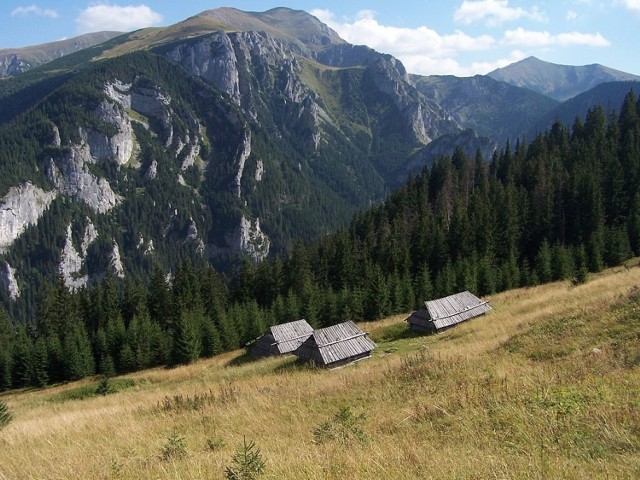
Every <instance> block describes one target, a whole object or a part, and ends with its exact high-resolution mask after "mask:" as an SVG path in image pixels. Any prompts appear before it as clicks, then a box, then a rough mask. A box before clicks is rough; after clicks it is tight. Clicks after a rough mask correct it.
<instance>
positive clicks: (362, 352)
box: [295, 322, 376, 367]
mask: <svg viewBox="0 0 640 480" xmlns="http://www.w3.org/2000/svg"><path fill="white" fill-rule="evenodd" d="M374 348H376V344H375V343H373V342H372V341H371V340H370V339H369V337H368V336H367V333H366V332H363V331H362V330H360V329H359V328H358V327H356V325H355V324H354V323H353V322H344V323H340V324H338V325H333V326H332V327H327V328H321V329H319V330H315V331H314V332H313V334H312V335H311V336H310V337H309V338H307V339H306V340H305V341H304V342H302V345H300V347H298V349H297V350H296V351H295V354H296V355H297V356H298V358H300V359H301V360H303V361H306V362H313V363H315V364H316V365H318V366H322V367H337V366H340V365H345V364H347V363H351V362H355V361H357V360H360V359H362V358H367V357H369V356H371V351H372V350H373V349H374Z"/></svg>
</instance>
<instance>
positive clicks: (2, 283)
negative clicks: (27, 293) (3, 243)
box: [0, 262, 20, 300]
mask: <svg viewBox="0 0 640 480" xmlns="http://www.w3.org/2000/svg"><path fill="white" fill-rule="evenodd" d="M15 274H16V271H15V269H13V268H12V267H11V265H9V263H8V262H3V263H2V265H0V287H2V288H4V289H5V290H6V291H7V293H8V294H9V298H10V299H11V300H16V299H17V298H18V297H19V296H20V288H19V287H18V281H17V280H16V275H15Z"/></svg>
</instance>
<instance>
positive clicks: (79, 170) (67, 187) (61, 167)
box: [47, 144, 122, 213]
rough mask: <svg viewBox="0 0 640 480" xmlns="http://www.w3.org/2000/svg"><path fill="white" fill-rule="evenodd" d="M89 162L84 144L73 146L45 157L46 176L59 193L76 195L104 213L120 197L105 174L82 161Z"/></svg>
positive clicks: (113, 205) (89, 155)
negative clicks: (98, 174)
mask: <svg viewBox="0 0 640 480" xmlns="http://www.w3.org/2000/svg"><path fill="white" fill-rule="evenodd" d="M91 162H92V157H91V154H90V152H89V146H88V145H86V144H84V145H80V146H73V147H71V149H70V150H69V151H68V153H67V154H66V155H64V156H63V157H61V158H57V159H50V160H49V164H48V165H47V176H48V178H49V180H50V181H51V183H53V185H54V186H55V187H56V188H57V189H58V190H59V191H60V192H61V193H64V194H67V195H71V196H73V197H76V198H77V199H79V200H81V201H83V202H85V203H86V204H87V205H89V206H90V207H91V208H92V209H93V210H94V211H96V212H98V213H105V212H108V211H109V210H111V209H112V208H113V207H115V206H116V205H118V204H119V203H120V201H121V200H122V198H121V197H120V196H119V195H117V194H116V193H115V192H114V191H113V190H112V189H111V185H109V182H108V181H107V180H106V179H105V178H99V177H96V176H95V175H93V174H92V173H91V172H89V169H88V168H87V165H86V164H87V163H91Z"/></svg>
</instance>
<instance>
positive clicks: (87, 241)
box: [80, 218, 98, 257]
mask: <svg viewBox="0 0 640 480" xmlns="http://www.w3.org/2000/svg"><path fill="white" fill-rule="evenodd" d="M87 221H88V224H87V227H86V228H85V230H84V237H83V239H82V245H81V246H80V248H81V251H82V256H83V257H86V256H87V252H88V250H89V247H90V246H91V244H92V243H93V242H94V241H95V240H96V239H97V238H98V230H97V229H96V227H95V225H94V224H93V223H92V222H91V220H89V219H88V218H87Z"/></svg>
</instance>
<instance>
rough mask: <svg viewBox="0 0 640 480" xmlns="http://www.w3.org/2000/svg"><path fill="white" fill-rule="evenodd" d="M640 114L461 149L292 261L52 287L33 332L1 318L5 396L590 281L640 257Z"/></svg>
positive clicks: (624, 109) (298, 248)
mask: <svg viewBox="0 0 640 480" xmlns="http://www.w3.org/2000/svg"><path fill="white" fill-rule="evenodd" d="M639 115H640V102H638V100H637V98H636V96H635V95H634V94H633V93H632V92H630V93H629V94H628V95H627V96H626V98H625V100H624V103H623V104H622V106H621V108H620V111H619V112H618V113H615V114H606V113H605V110H604V109H603V108H602V107H595V108H593V109H591V110H590V111H589V113H588V114H587V116H586V118H585V119H578V120H576V121H575V123H574V124H573V126H572V127H571V128H567V127H565V126H563V125H562V124H560V123H556V124H555V125H554V126H553V127H552V128H551V130H549V131H547V132H544V133H541V134H539V135H538V136H536V137H535V138H534V139H533V140H532V141H531V142H530V143H527V142H525V141H518V142H517V143H516V144H515V145H510V144H507V146H506V147H505V148H504V149H502V150H500V151H497V152H496V153H494V155H493V157H492V158H489V159H486V158H482V155H481V154H480V153H478V154H477V155H476V156H475V157H474V158H470V157H469V156H467V155H465V154H464V153H463V152H462V150H458V151H456V152H455V153H454V155H453V156H452V157H445V158H441V159H440V160H438V161H437V162H436V163H435V164H434V165H433V166H432V167H431V168H429V169H427V168H425V169H424V170H423V171H422V172H421V173H420V174H418V175H415V176H411V177H410V178H409V179H408V180H407V182H406V184H405V185H404V186H403V187H402V188H401V189H399V190H397V191H396V192H394V193H393V194H391V195H390V196H389V197H388V199H387V200H386V201H385V202H384V203H383V204H380V205H377V206H374V207H373V208H372V209H371V210H369V211H367V212H363V213H360V214H358V215H356V216H355V217H354V218H353V220H352V221H351V224H350V225H349V226H348V227H347V228H344V229H342V230H341V231H339V232H337V233H335V234H333V235H328V236H325V237H323V238H321V239H319V240H317V241H316V242H314V243H311V244H303V243H302V242H299V243H296V244H295V245H294V247H293V249H292V250H291V252H290V253H289V254H288V256H287V257H286V258H278V257H276V258H272V259H269V260H267V261H264V262H261V263H258V264H254V263H251V262H249V261H245V262H244V263H243V264H242V265H241V266H240V267H239V268H236V269H235V270H234V271H233V272H232V273H230V274H226V275H223V274H221V273H219V272H216V271H215V270H214V269H213V268H212V267H211V266H210V265H208V264H204V263H203V264H198V263H196V261H195V260H194V261H191V260H181V261H179V263H178V264H177V265H176V266H175V268H174V269H173V270H172V271H171V272H167V271H164V270H163V269H162V268H161V267H160V266H157V267H156V268H155V269H154V270H153V273H152V275H151V276H150V278H137V279H136V278H133V277H128V278H127V279H125V280H120V279H118V278H115V277H106V278H105V279H104V280H103V281H102V282H100V283H98V284H95V285H93V286H91V287H88V288H83V289H80V290H77V291H74V292H70V291H69V290H68V289H67V288H66V287H65V286H64V284H63V282H62V281H59V282H56V283H54V284H50V285H47V286H46V287H45V288H43V290H42V292H41V298H40V299H39V301H38V307H37V313H36V314H35V316H34V318H33V319H32V320H31V321H30V322H27V323H20V324H18V323H17V322H13V321H12V320H11V319H10V318H9V317H8V315H7V314H6V313H2V314H0V390H6V389H10V388H19V387H23V386H38V387H41V386H45V385H48V384H51V383H55V382H61V381H66V380H75V379H79V378H82V377H84V376H87V375H92V374H95V373H99V374H104V375H113V374H117V373H123V372H130V371H134V370H138V369H143V368H148V367H152V366H158V365H168V366H171V365H176V364H183V363H190V362H193V361H195V360H196V359H197V358H199V357H208V356H212V355H215V354H217V353H220V352H222V351H226V350H231V349H236V348H238V347H241V346H243V345H245V344H247V343H248V342H250V341H252V340H253V339H255V338H256V337H258V336H259V335H261V334H262V333H264V331H265V329H266V328H267V327H268V326H269V325H272V324H276V323H283V322H287V321H291V320H297V319H300V318H305V319H307V321H308V322H309V323H310V324H311V325H313V326H327V325H332V324H335V323H338V322H343V321H346V320H356V321H357V320H370V319H377V318H381V317H383V316H386V315H389V314H392V313H400V312H408V311H410V310H412V309H414V308H416V307H418V306H419V305H420V304H421V303H422V302H423V301H424V300H428V299H431V298H436V297H440V296H444V295H447V294H451V293H454V292H456V291H460V290H466V289H468V290H471V291H473V292H476V293H477V294H479V295H486V294H491V293H494V292H497V291H502V290H507V289H511V288H516V287H523V286H530V285H536V284H539V283H544V282H549V281H554V280H559V279H568V280H571V281H573V282H576V283H579V282H584V281H586V280H587V278H588V273H589V272H597V271H599V270H601V269H603V268H604V267H606V266H613V265H619V264H621V263H622V262H623V261H625V260H626V259H628V258H629V257H631V256H632V255H638V254H640V188H639V187H640V118H639Z"/></svg>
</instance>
